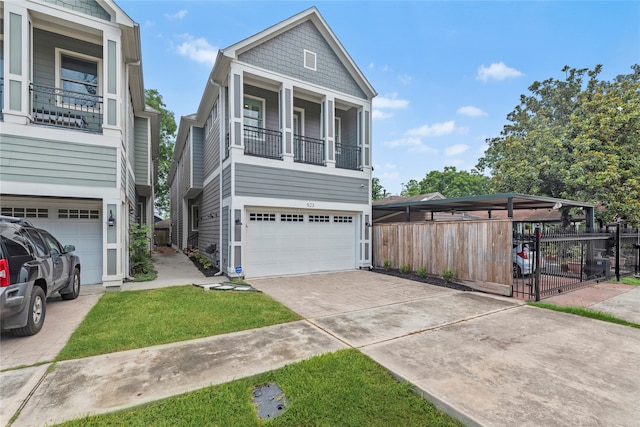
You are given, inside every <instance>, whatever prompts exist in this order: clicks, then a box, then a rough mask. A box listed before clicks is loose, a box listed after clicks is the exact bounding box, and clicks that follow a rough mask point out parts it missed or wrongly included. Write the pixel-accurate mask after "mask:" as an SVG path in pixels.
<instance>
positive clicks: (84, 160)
mask: <svg viewBox="0 0 640 427" xmlns="http://www.w3.org/2000/svg"><path fill="white" fill-rule="evenodd" d="M117 161H118V159H117V151H116V149H115V148H112V147H100V146H94V145H85V144H75V143H71V142H63V141H50V140H43V139H31V138H25V137H22V136H12V135H2V142H0V180H1V181H3V182H5V181H19V182H35V183H47V184H59V185H81V186H88V187H111V188H115V187H116V182H117V177H116V174H117V168H116V166H117ZM5 188H8V187H5Z"/></svg>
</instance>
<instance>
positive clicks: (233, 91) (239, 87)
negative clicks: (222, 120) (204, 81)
mask: <svg viewBox="0 0 640 427" xmlns="http://www.w3.org/2000/svg"><path fill="white" fill-rule="evenodd" d="M228 85H229V100H228V101H229V155H230V156H231V155H232V152H238V153H236V155H239V154H244V138H243V119H242V116H243V108H244V107H243V99H244V89H243V76H242V71H241V70H238V69H237V68H236V67H234V66H233V64H232V65H231V69H230V70H229V83H228Z"/></svg>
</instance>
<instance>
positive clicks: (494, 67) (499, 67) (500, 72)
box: [476, 61, 524, 82]
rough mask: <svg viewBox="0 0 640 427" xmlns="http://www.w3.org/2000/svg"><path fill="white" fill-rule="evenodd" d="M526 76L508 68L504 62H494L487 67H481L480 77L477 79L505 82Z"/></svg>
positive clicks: (479, 69)
mask: <svg viewBox="0 0 640 427" xmlns="http://www.w3.org/2000/svg"><path fill="white" fill-rule="evenodd" d="M523 75H524V74H523V73H522V72H520V71H518V70H516V69H515V68H511V67H507V65H506V64H505V63H504V62H502V61H501V62H494V63H493V64H491V65H489V66H488V67H485V66H484V65H481V66H480V68H478V75H477V76H476V79H478V80H482V81H483V82H487V81H489V80H505V79H511V78H515V77H520V76H523Z"/></svg>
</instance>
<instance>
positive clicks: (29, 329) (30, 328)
mask: <svg viewBox="0 0 640 427" xmlns="http://www.w3.org/2000/svg"><path fill="white" fill-rule="evenodd" d="M46 313H47V302H46V299H45V297H44V291H43V290H42V288H41V287H40V286H34V287H33V290H32V291H31V301H30V303H29V315H28V316H27V326H25V327H24V328H18V329H13V334H14V335H16V336H18V337H26V336H29V335H35V334H37V333H38V332H40V329H42V325H43V324H44V317H45V315H46Z"/></svg>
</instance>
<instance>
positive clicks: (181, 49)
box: [176, 34, 218, 66]
mask: <svg viewBox="0 0 640 427" xmlns="http://www.w3.org/2000/svg"><path fill="white" fill-rule="evenodd" d="M180 37H181V38H182V39H183V40H184V41H183V42H182V43H180V44H179V45H178V46H176V51H177V52H178V53H179V54H180V55H182V56H186V57H187V58H189V59H192V60H194V61H196V62H199V63H201V64H208V65H210V66H213V64H214V63H215V62H216V56H217V54H218V49H217V48H215V47H213V46H211V45H210V44H209V42H208V41H207V39H205V38H204V37H198V38H195V37H194V36H192V35H191V34H183V35H181V36H180Z"/></svg>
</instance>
